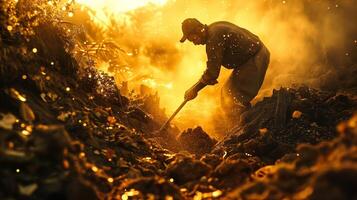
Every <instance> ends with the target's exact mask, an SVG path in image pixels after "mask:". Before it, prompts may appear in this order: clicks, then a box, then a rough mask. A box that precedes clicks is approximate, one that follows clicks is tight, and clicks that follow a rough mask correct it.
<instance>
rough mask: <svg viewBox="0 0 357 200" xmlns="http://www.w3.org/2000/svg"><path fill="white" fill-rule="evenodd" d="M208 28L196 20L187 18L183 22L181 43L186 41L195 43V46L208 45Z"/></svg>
mask: <svg viewBox="0 0 357 200" xmlns="http://www.w3.org/2000/svg"><path fill="white" fill-rule="evenodd" d="M206 31H207V26H206V25H204V24H202V23H201V22H200V21H198V20H197V19H195V18H187V19H185V20H184V21H183V22H182V33H183V36H182V38H181V40H180V42H185V40H186V39H188V40H189V41H191V42H193V43H194V44H195V45H199V44H205V43H206V35H207V33H206Z"/></svg>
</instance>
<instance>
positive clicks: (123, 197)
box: [121, 194, 129, 200]
mask: <svg viewBox="0 0 357 200" xmlns="http://www.w3.org/2000/svg"><path fill="white" fill-rule="evenodd" d="M121 199H122V200H128V199H129V197H128V195H126V194H123V195H121Z"/></svg>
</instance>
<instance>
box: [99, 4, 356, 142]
mask: <svg viewBox="0 0 357 200" xmlns="http://www.w3.org/2000/svg"><path fill="white" fill-rule="evenodd" d="M113 6H114V5H113ZM117 6H120V5H117ZM109 8H110V7H109V6H108V7H107V10H106V11H105V12H106V13H107V16H105V19H102V20H100V23H102V24H101V25H102V30H103V31H102V33H101V34H103V35H102V37H110V38H112V39H113V40H115V41H116V43H117V44H120V46H121V47H122V48H123V49H125V51H126V52H127V55H126V56H125V57H123V59H122V60H123V63H121V66H126V65H127V66H130V67H131V68H132V69H133V73H132V74H130V75H121V76H116V80H117V81H118V83H119V84H120V82H121V81H127V80H129V84H133V85H131V86H132V87H134V86H135V83H134V80H135V81H137V82H138V83H144V84H145V83H146V84H148V86H150V87H152V88H154V89H155V90H157V91H159V94H160V98H161V105H162V107H165V108H166V114H167V115H170V114H171V113H172V112H173V111H174V110H175V109H176V108H177V107H178V106H179V105H180V103H181V102H182V101H183V95H184V92H185V91H186V89H188V88H189V87H190V86H192V85H193V84H194V83H195V82H196V81H197V80H198V79H199V78H200V76H201V74H202V73H203V71H204V69H205V62H206V55H205V49H204V46H194V45H193V44H192V43H190V42H186V43H184V44H181V43H179V39H180V38H181V35H182V33H181V22H182V21H183V20H184V19H185V18H188V17H194V18H197V19H199V20H200V21H201V22H202V23H205V24H210V23H213V22H215V21H222V20H224V21H229V22H232V23H235V24H237V25H238V26H241V27H244V28H246V29H248V30H250V31H251V32H253V33H254V34H256V35H258V36H259V37H260V38H261V40H262V41H263V43H264V44H265V45H266V46H267V47H268V49H269V50H270V52H271V62H270V66H269V68H268V71H267V74H266V78H265V81H264V83H263V86H262V89H261V91H260V93H259V94H258V96H257V98H256V99H255V100H254V101H257V100H259V99H261V98H262V97H264V96H268V95H270V94H271V92H272V89H273V88H279V87H281V86H285V87H289V86H291V85H292V84H305V85H308V86H310V87H316V88H324V89H329V90H334V91H337V90H342V91H353V92H356V91H357V84H356V82H357V81H356V78H355V77H356V74H357V72H356V71H357V69H356V68H357V66H356V64H355V63H356V60H357V34H356V33H357V26H356V25H355V24H356V19H357V12H355V11H356V10H357V1H352V0H351V1H348V0H345V1H338V0H328V1H322V0H321V1H313V0H302V1H296V0H295V1H289V0H285V1H275V0H264V1H263V0H262V1H258V0H256V1H244V0H220V1H209V0H194V1H193V0H168V1H167V2H166V3H165V4H160V5H156V4H147V5H146V6H143V7H139V8H136V9H134V10H130V11H128V12H126V13H115V11H111V10H110V9H109ZM92 9H95V8H92ZM93 15H95V12H94V14H93ZM97 18H98V16H97ZM229 73H230V72H229V71H228V70H222V71H221V75H220V78H219V80H218V81H219V84H217V85H214V86H208V87H206V88H205V89H204V90H202V91H201V92H200V93H199V96H198V97H197V98H196V99H195V100H193V101H191V102H189V103H188V104H187V105H186V106H185V107H184V108H183V110H182V111H181V112H180V113H179V115H178V116H177V118H176V119H175V120H174V122H175V123H176V124H177V125H178V126H179V127H180V128H182V129H184V128H187V127H192V126H194V125H196V124H199V125H201V126H203V128H204V129H205V130H207V131H208V132H210V133H211V134H212V135H214V136H219V135H220V133H221V132H222V130H220V129H219V128H217V127H218V126H217V121H220V120H223V119H222V117H220V116H218V115H217V114H218V113H219V109H220V88H221V86H222V85H223V83H224V81H225V78H226V77H227V76H228V75H229ZM130 81H131V82H130ZM217 116H218V117H217Z"/></svg>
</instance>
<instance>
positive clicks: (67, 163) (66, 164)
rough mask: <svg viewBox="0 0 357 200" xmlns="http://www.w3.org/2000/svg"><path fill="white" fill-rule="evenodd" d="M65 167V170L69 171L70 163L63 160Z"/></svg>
mask: <svg viewBox="0 0 357 200" xmlns="http://www.w3.org/2000/svg"><path fill="white" fill-rule="evenodd" d="M63 167H64V168H65V169H68V168H69V162H68V160H63Z"/></svg>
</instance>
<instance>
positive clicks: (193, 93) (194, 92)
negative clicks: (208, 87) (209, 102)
mask: <svg viewBox="0 0 357 200" xmlns="http://www.w3.org/2000/svg"><path fill="white" fill-rule="evenodd" d="M197 94H198V92H197V90H196V88H194V87H193V88H190V89H188V90H187V91H186V92H185V100H187V101H190V100H192V99H194V98H196V97H197Z"/></svg>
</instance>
